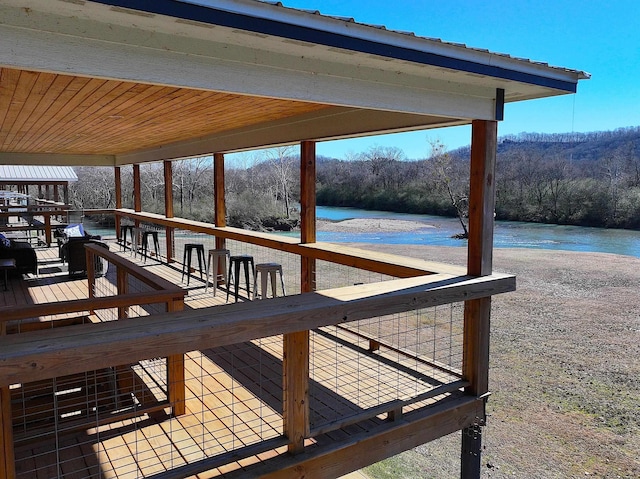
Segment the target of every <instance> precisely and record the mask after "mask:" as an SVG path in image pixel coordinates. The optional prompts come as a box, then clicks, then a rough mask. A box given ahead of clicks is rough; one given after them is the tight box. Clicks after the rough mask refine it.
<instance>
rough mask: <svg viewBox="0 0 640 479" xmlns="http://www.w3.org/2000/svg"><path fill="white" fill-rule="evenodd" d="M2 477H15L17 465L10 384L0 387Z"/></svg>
mask: <svg viewBox="0 0 640 479" xmlns="http://www.w3.org/2000/svg"><path fill="white" fill-rule="evenodd" d="M6 326H7V323H0V336H4V335H5V334H6V332H7V331H6ZM0 477H2V478H6V479H15V477H16V465H15V455H14V452H13V419H12V413H11V391H10V390H9V386H2V387H0Z"/></svg>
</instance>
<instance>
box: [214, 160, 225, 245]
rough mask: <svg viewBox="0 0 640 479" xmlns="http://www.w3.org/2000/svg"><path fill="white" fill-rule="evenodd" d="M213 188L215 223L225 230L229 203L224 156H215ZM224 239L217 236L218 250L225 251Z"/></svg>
mask: <svg viewBox="0 0 640 479" xmlns="http://www.w3.org/2000/svg"><path fill="white" fill-rule="evenodd" d="M213 186H214V195H215V197H214V205H215V206H214V212H213V214H214V216H213V217H214V223H215V225H216V226H220V227H221V228H224V227H225V226H227V202H226V198H225V194H224V187H225V184H224V155H223V154H222V153H214V154H213ZM224 247H225V241H224V238H219V237H217V236H216V248H217V249H224Z"/></svg>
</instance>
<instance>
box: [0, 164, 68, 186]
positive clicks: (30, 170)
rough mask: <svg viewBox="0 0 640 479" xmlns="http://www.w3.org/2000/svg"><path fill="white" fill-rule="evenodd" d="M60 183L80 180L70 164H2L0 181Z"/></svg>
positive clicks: (0, 166)
mask: <svg viewBox="0 0 640 479" xmlns="http://www.w3.org/2000/svg"><path fill="white" fill-rule="evenodd" d="M12 181H15V182H20V183H24V182H29V181H33V182H34V184H35V183H44V182H50V183H60V182H64V181H67V182H71V181H78V175H76V172H75V171H74V170H73V168H72V167H70V166H21V165H0V182H2V183H7V182H12Z"/></svg>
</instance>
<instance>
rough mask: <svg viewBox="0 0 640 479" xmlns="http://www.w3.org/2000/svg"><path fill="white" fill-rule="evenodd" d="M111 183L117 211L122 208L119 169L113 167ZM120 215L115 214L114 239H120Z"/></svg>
mask: <svg viewBox="0 0 640 479" xmlns="http://www.w3.org/2000/svg"><path fill="white" fill-rule="evenodd" d="M113 181H114V183H115V190H116V191H115V194H116V209H117V210H119V209H120V208H122V175H121V173H120V167H119V166H115V167H114V168H113ZM120 220H121V218H120V215H119V214H116V238H118V239H120V238H121V237H122V236H121V230H120Z"/></svg>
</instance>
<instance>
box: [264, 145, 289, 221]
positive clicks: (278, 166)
mask: <svg viewBox="0 0 640 479" xmlns="http://www.w3.org/2000/svg"><path fill="white" fill-rule="evenodd" d="M265 157H266V160H267V163H268V165H269V172H270V176H271V178H272V180H273V186H274V187H275V188H274V192H275V195H274V196H275V197H276V199H280V200H282V201H283V203H284V213H285V215H286V217H287V218H291V191H292V190H293V183H294V181H295V172H296V165H297V161H296V158H295V157H294V156H293V147H292V146H282V147H278V148H272V149H269V150H267V151H266V153H265Z"/></svg>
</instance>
